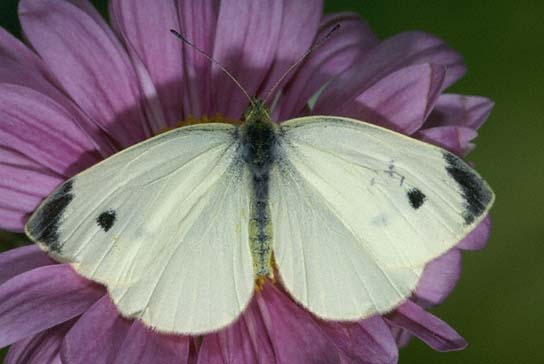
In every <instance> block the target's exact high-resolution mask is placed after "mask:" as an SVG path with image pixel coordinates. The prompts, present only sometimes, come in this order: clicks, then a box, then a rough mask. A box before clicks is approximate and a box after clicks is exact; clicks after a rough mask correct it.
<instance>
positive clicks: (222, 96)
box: [212, 0, 283, 119]
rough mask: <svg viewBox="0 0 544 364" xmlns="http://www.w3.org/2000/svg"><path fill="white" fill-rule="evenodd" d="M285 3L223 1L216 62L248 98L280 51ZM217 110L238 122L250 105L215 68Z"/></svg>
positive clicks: (219, 18) (243, 0) (216, 44)
mask: <svg viewBox="0 0 544 364" xmlns="http://www.w3.org/2000/svg"><path fill="white" fill-rule="evenodd" d="M282 13H283V1H280V0H277V1H245V0H224V1H222V2H221V4H220V8H219V15H218V18H217V30H216V39H215V45H214V50H213V58H214V59H216V60H217V61H219V62H220V63H221V64H222V65H223V66H224V67H225V68H226V69H227V70H229V72H231V73H232V75H233V76H234V77H236V78H237V79H238V81H239V82H240V84H241V85H243V87H244V88H245V89H246V91H247V92H248V94H249V95H251V96H253V95H256V93H257V89H258V87H259V85H260V84H261V82H263V80H264V79H265V77H266V74H267V72H268V69H269V68H270V65H271V64H272V62H273V61H274V55H275V54H276V50H277V47H278V39H279V36H280V31H281V26H280V24H281V19H282V16H283V14H282ZM212 84H213V85H214V90H213V101H214V102H215V103H216V104H215V105H214V106H215V107H214V110H216V111H217V112H219V113H221V114H222V115H223V116H226V117H228V118H231V119H239V118H240V117H241V116H242V113H243V111H244V109H245V108H246V107H247V105H248V104H249V100H247V98H246V96H245V95H244V94H243V93H242V92H241V90H239V89H238V87H237V86H236V85H235V84H234V83H233V82H232V80H230V79H229V78H228V77H227V76H226V75H225V74H224V72H223V71H221V70H220V69H219V67H217V65H215V64H214V65H213V66H212Z"/></svg>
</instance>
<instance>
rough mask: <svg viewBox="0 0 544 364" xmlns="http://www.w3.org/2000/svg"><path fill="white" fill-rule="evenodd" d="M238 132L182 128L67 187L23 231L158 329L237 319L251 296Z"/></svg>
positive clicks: (245, 183)
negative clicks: (235, 134) (105, 288)
mask: <svg viewBox="0 0 544 364" xmlns="http://www.w3.org/2000/svg"><path fill="white" fill-rule="evenodd" d="M234 131H235V127H233V126H228V125H225V124H212V125H198V126H194V127H186V128H182V129H176V130H174V131H171V132H169V133H166V134H163V135H160V136H158V137H155V138H153V139H151V140H148V141H146V142H143V143H140V144H138V145H136V146H134V147H131V148H129V149H127V150H125V151H123V152H121V153H119V154H116V155H114V156H112V157H110V158H108V159H107V160H105V161H103V162H101V163H99V164H98V165H96V166H94V167H92V168H90V169H89V170H87V171H85V172H83V173H80V174H79V175H77V176H75V177H74V178H72V179H71V180H69V181H67V182H65V183H64V184H63V185H61V186H60V187H59V188H58V189H57V190H56V192H54V193H53V194H52V195H51V196H50V197H48V198H47V199H46V200H45V201H44V202H43V203H42V205H41V206H40V208H39V209H38V210H37V211H36V212H35V214H34V215H33V216H32V218H31V219H30V221H29V223H28V224H27V228H26V230H27V234H28V235H29V236H30V237H31V238H32V239H33V240H35V241H37V242H38V243H39V244H40V245H41V246H42V247H43V248H45V249H46V250H48V251H49V253H50V254H51V255H52V256H53V257H55V258H56V259H58V260H61V261H66V262H70V263H72V265H73V267H74V268H75V269H76V270H77V271H78V272H79V273H80V274H82V275H83V276H85V277H87V278H89V279H91V280H94V281H96V282H99V283H102V284H104V285H105V286H106V287H107V288H108V290H109V292H110V294H111V296H112V299H113V301H114V302H115V304H116V306H117V308H118V309H119V311H120V312H121V314H123V315H124V316H127V317H134V318H140V319H142V320H143V321H144V323H146V324H147V325H148V326H150V327H153V328H157V329H159V330H160V331H162V332H176V333H192V334H194V333H200V332H209V331H212V330H215V329H218V328H220V327H223V326H225V325H227V324H229V323H230V322H232V321H233V320H234V319H235V318H236V317H237V316H238V315H239V314H240V313H241V312H242V310H243V309H244V308H245V306H246V305H247V303H248V302H249V299H250V297H251V294H252V291H253V282H254V277H253V268H252V258H251V254H250V251H249V238H248V219H249V217H248V214H249V203H250V201H249V199H250V192H249V191H250V176H249V172H248V170H247V168H246V167H245V166H244V164H243V163H242V162H241V160H240V158H239V154H238V148H239V145H238V141H237V139H236V138H235V137H234Z"/></svg>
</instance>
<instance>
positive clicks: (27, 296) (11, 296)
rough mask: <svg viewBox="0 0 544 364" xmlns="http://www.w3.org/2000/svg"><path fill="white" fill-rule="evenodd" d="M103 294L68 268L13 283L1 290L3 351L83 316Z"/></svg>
mask: <svg viewBox="0 0 544 364" xmlns="http://www.w3.org/2000/svg"><path fill="white" fill-rule="evenodd" d="M103 294H104V292H103V291H102V289H100V288H99V287H97V286H96V285H94V284H91V283H89V281H87V280H85V279H83V278H80V277H79V276H78V275H77V274H76V273H75V272H74V271H73V270H72V268H71V267H70V266H69V265H67V264H58V265H49V266H44V267H39V268H36V269H34V270H31V271H29V272H26V273H23V274H20V275H18V276H16V277H14V278H12V279H10V280H9V281H7V282H5V283H4V284H2V285H1V286H0V347H4V346H6V345H9V344H12V343H14V342H17V341H19V340H21V339H24V338H26V337H28V336H31V335H35V334H37V333H38V332H41V331H44V330H47V329H49V328H51V327H53V326H55V325H58V324H60V323H62V322H65V321H68V320H70V319H71V318H73V317H75V316H78V315H80V314H81V313H83V312H85V311H86V310H87V309H88V308H89V307H90V306H91V305H92V304H93V303H94V302H95V301H96V300H97V299H98V298H99V297H101V296H102V295H103Z"/></svg>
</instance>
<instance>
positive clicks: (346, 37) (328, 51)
mask: <svg viewBox="0 0 544 364" xmlns="http://www.w3.org/2000/svg"><path fill="white" fill-rule="evenodd" d="M336 24H341V28H340V29H339V30H338V31H336V33H334V35H333V36H332V38H331V39H329V40H328V41H327V42H326V43H324V44H323V45H322V46H321V47H319V48H318V49H316V50H315V51H314V52H313V53H312V54H311V55H310V56H309V57H308V58H307V59H306V61H305V62H304V63H303V64H302V66H301V67H300V68H299V70H298V72H297V73H296V74H295V75H294V76H293V79H292V80H291V82H290V83H289V84H288V85H287V86H286V87H285V88H284V90H283V95H282V97H281V98H280V102H279V103H278V105H277V107H276V109H275V111H274V114H275V118H274V119H275V120H279V121H282V120H286V119H289V118H292V117H295V116H298V115H299V114H300V113H301V112H302V111H303V110H304V109H305V107H306V105H307V103H308V100H309V99H310V97H312V95H314V94H315V93H316V92H317V91H318V90H319V89H320V88H321V87H322V86H323V85H325V84H326V83H327V82H328V81H330V80H331V79H332V78H333V77H335V76H338V75H339V74H341V73H342V72H343V71H345V70H346V69H348V68H350V67H351V66H352V65H353V64H355V62H359V61H360V59H361V58H362V57H363V56H364V55H365V54H366V53H367V52H368V51H369V49H371V48H372V47H374V46H375V45H376V44H377V43H378V41H377V38H376V36H375V35H374V34H373V33H372V31H371V30H370V28H369V27H368V25H367V24H366V23H365V22H363V21H362V20H361V19H360V18H359V16H358V15H356V14H351V13H343V14H334V15H329V16H326V17H325V18H324V19H323V20H322V22H321V25H320V27H319V32H318V34H317V36H316V38H315V39H321V38H323V37H324V36H325V34H327V33H328V32H329V31H330V30H331V29H332V27H333V26H335V25H336Z"/></svg>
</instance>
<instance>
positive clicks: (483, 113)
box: [425, 94, 494, 129]
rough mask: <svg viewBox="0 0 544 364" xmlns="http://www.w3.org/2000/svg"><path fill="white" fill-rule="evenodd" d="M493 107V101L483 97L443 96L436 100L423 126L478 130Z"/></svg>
mask: <svg viewBox="0 0 544 364" xmlns="http://www.w3.org/2000/svg"><path fill="white" fill-rule="evenodd" d="M493 106H494V103H493V101H491V100H489V99H488V98H485V97H480V96H464V95H455V94H443V95H440V97H439V98H438V101H437V102H436V105H435V107H434V110H433V112H432V113H431V115H429V119H428V120H427V122H426V123H425V126H426V127H433V126H450V125H457V126H465V127H468V128H472V129H478V128H479V127H480V126H482V124H483V123H484V122H485V120H486V119H487V117H488V116H489V114H490V113H491V109H493Z"/></svg>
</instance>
